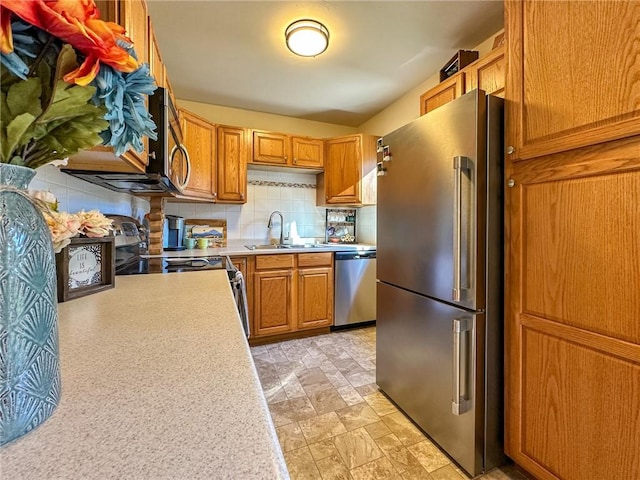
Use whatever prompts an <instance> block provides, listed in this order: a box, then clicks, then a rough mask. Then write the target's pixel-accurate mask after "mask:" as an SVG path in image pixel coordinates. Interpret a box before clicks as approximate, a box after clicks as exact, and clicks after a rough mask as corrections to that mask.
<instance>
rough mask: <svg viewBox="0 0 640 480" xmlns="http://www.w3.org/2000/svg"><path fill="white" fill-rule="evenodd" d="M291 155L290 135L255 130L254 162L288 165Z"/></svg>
mask: <svg viewBox="0 0 640 480" xmlns="http://www.w3.org/2000/svg"><path fill="white" fill-rule="evenodd" d="M289 157H290V154H289V137H288V136H287V135H283V134H281V133H270V132H262V131H258V130H254V131H253V156H252V158H253V160H252V161H253V163H258V164H267V165H287V164H288V163H289Z"/></svg>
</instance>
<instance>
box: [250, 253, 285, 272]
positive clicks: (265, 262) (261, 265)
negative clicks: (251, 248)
mask: <svg viewBox="0 0 640 480" xmlns="http://www.w3.org/2000/svg"><path fill="white" fill-rule="evenodd" d="M293 265H294V261H293V254H288V255H257V256H256V270H267V269H270V268H293Z"/></svg>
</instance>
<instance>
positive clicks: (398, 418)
mask: <svg viewBox="0 0 640 480" xmlns="http://www.w3.org/2000/svg"><path fill="white" fill-rule="evenodd" d="M381 418H382V421H383V422H384V423H385V425H386V426H387V427H389V430H391V431H392V432H393V433H395V434H396V436H397V437H398V439H399V440H400V441H401V442H402V444H403V445H404V446H409V445H413V444H415V443H419V442H421V441H423V440H425V438H426V437H425V436H424V435H423V434H422V432H421V431H420V430H418V428H417V427H416V426H415V425H414V424H413V423H411V421H409V420H408V419H407V418H406V417H405V416H404V415H403V414H402V413H401V412H396V413H392V414H390V415H385V416H384V417H381Z"/></svg>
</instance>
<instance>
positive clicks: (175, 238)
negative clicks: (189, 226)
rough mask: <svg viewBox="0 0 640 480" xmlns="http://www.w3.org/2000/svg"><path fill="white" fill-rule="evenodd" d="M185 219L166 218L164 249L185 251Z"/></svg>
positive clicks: (163, 233)
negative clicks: (183, 240)
mask: <svg viewBox="0 0 640 480" xmlns="http://www.w3.org/2000/svg"><path fill="white" fill-rule="evenodd" d="M183 238H184V218H183V217H178V216H177V215H165V216H164V230H163V232H162V249H163V250H169V251H177V250H184V249H185V247H184V245H182V239H183Z"/></svg>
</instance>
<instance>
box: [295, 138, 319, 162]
mask: <svg viewBox="0 0 640 480" xmlns="http://www.w3.org/2000/svg"><path fill="white" fill-rule="evenodd" d="M291 151H292V157H293V158H292V162H291V163H292V164H293V166H294V167H305V168H322V166H323V165H324V141H323V140H321V139H319V138H308V137H291Z"/></svg>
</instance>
